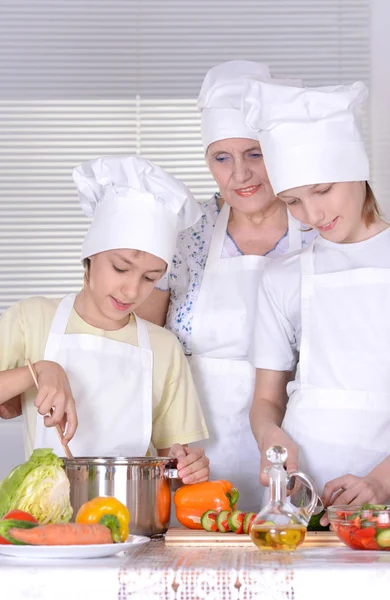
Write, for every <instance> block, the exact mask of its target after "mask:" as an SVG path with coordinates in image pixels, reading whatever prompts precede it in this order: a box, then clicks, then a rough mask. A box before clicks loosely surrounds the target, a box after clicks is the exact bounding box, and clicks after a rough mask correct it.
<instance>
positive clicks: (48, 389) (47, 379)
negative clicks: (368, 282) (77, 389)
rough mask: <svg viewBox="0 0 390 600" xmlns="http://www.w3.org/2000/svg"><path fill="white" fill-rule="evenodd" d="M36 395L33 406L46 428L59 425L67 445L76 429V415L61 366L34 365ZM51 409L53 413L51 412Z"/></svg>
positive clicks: (41, 363)
mask: <svg viewBox="0 0 390 600" xmlns="http://www.w3.org/2000/svg"><path fill="white" fill-rule="evenodd" d="M35 369H36V372H37V378H38V394H37V397H36V398H35V402H34V404H35V406H36V407H37V409H38V412H39V414H41V415H42V416H44V422H45V426H46V427H53V426H55V425H60V426H61V429H62V432H63V434H64V437H63V441H64V443H65V444H67V443H68V442H69V441H70V440H71V439H72V437H73V436H74V434H75V432H76V429H77V413H76V406H75V401H74V398H73V395H72V390H71V388H70V384H69V381H68V377H67V375H66V373H65V371H64V369H63V368H62V367H61V365H59V364H57V363H55V362H51V361H48V360H41V361H38V362H37V363H35ZM52 409H53V412H51V410H52Z"/></svg>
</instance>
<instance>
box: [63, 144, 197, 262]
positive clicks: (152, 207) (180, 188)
mask: <svg viewBox="0 0 390 600" xmlns="http://www.w3.org/2000/svg"><path fill="white" fill-rule="evenodd" d="M73 180H74V182H75V184H76V186H77V189H78V193H79V199H80V204H81V208H82V209H83V212H84V213H85V215H87V216H88V217H92V223H91V225H90V228H89V230H88V233H87V235H86V237H85V240H84V243H83V247H82V254H81V259H82V260H84V259H85V258H88V257H89V256H93V255H94V254H97V253H98V252H104V251H106V250H115V249H119V248H129V249H134V250H143V251H144V252H149V253H150V254H154V255H155V256H158V257H160V258H162V259H163V260H165V262H166V263H168V265H170V263H171V261H172V258H173V254H174V252H175V248H176V243H177V234H178V232H179V231H181V230H183V229H187V228H188V227H191V226H192V225H194V224H195V223H196V222H197V221H198V220H199V219H200V217H201V214H202V213H201V210H200V206H199V204H198V202H197V201H196V200H195V198H194V197H193V195H192V194H191V192H190V190H189V189H188V188H187V186H186V185H184V184H183V183H181V182H180V181H178V180H177V179H175V177H173V175H170V174H169V173H167V172H166V171H164V170H163V169H162V168H161V167H158V166H157V165H155V164H154V163H152V162H151V161H149V160H146V159H144V158H141V157H139V156H103V157H101V158H97V159H95V160H90V161H89V162H86V163H83V164H82V165H80V166H79V167H76V168H75V169H74V170H73Z"/></svg>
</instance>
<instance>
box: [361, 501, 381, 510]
mask: <svg viewBox="0 0 390 600" xmlns="http://www.w3.org/2000/svg"><path fill="white" fill-rule="evenodd" d="M386 508H387V506H386V504H370V503H369V502H365V503H364V504H362V510H386Z"/></svg>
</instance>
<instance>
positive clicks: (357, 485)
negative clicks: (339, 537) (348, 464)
mask: <svg viewBox="0 0 390 600" xmlns="http://www.w3.org/2000/svg"><path fill="white" fill-rule="evenodd" d="M388 498H389V492H388V490H387V489H386V488H385V486H384V483H383V479H380V478H378V477H376V476H375V474H373V473H372V472H371V473H369V474H368V475H366V476H365V477H357V476H356V475H343V476H342V477H337V478H336V479H332V480H331V481H328V483H327V484H326V485H325V487H324V491H323V494H322V502H323V503H324V506H325V507H326V508H327V507H328V506H331V505H332V504H335V501H336V500H337V504H339V505H340V506H342V505H349V504H356V505H359V506H360V505H361V504H364V503H365V502H369V503H370V504H385V503H386V502H387V500H388ZM320 523H321V525H328V524H329V519H328V516H327V515H326V514H325V515H324V516H323V517H322V519H321V521H320Z"/></svg>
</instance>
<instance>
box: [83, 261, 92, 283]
mask: <svg viewBox="0 0 390 600" xmlns="http://www.w3.org/2000/svg"><path fill="white" fill-rule="evenodd" d="M83 267H84V287H86V286H87V285H88V284H89V271H90V269H91V261H90V260H89V258H84V260H83Z"/></svg>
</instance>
